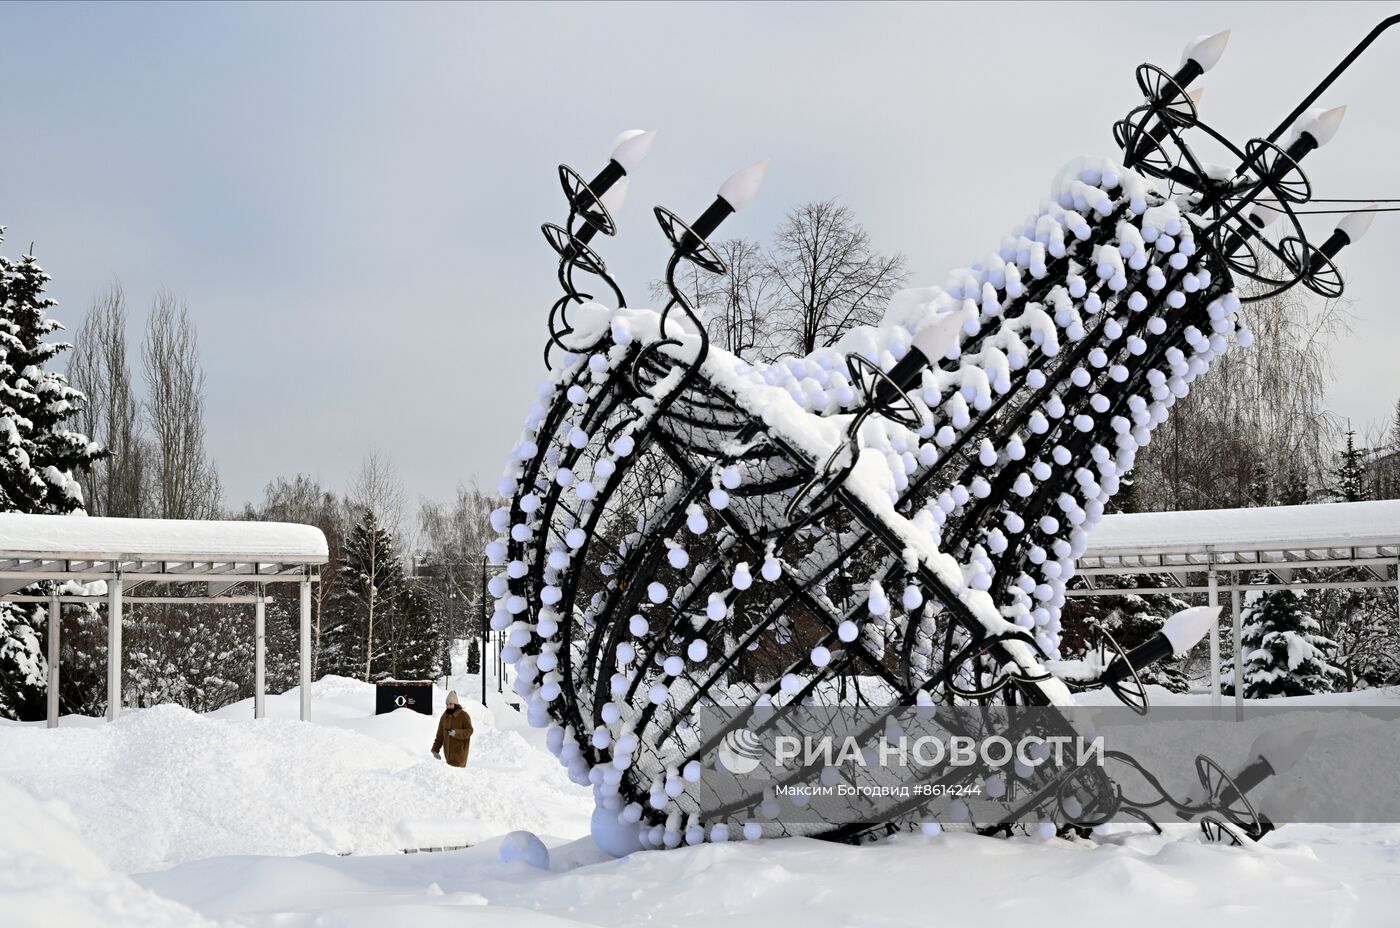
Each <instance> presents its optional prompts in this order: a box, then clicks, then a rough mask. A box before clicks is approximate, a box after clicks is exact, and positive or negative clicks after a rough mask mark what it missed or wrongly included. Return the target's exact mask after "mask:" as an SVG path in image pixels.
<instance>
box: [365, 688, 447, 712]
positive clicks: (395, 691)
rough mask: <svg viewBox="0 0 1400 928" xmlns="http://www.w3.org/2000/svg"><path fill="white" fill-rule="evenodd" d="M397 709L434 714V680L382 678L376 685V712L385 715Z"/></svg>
mask: <svg viewBox="0 0 1400 928" xmlns="http://www.w3.org/2000/svg"><path fill="white" fill-rule="evenodd" d="M395 709H412V710H413V711H414V712H421V713H423V714H424V715H432V714H433V684H432V681H431V680H380V681H379V682H378V683H377V684H375V687H374V714H375V715H383V714H384V713H386V712H393V711H394V710H395Z"/></svg>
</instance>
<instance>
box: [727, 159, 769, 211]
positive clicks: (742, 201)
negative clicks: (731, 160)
mask: <svg viewBox="0 0 1400 928" xmlns="http://www.w3.org/2000/svg"><path fill="white" fill-rule="evenodd" d="M767 173H768V162H767V160H764V161H760V162H758V163H757V164H751V165H749V166H748V167H746V168H743V169H742V170H739V171H735V172H734V173H733V174H731V175H730V176H729V179H728V180H726V181H725V182H724V183H722V184H720V185H719V196H720V198H721V199H723V200H724V202H726V203H728V204H729V205H730V206H731V207H732V208H733V209H734V211H735V212H738V211H739V210H741V209H743V208H744V207H745V206H748V205H749V204H750V203H752V202H753V198H754V197H755V196H757V195H758V188H759V185H760V184H762V183H763V175H764V174H767Z"/></svg>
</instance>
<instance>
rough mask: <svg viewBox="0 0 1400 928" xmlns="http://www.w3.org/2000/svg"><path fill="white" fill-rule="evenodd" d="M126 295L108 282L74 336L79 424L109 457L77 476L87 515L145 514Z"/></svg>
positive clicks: (72, 368) (144, 451) (72, 377)
mask: <svg viewBox="0 0 1400 928" xmlns="http://www.w3.org/2000/svg"><path fill="white" fill-rule="evenodd" d="M126 322H127V315H126V295H125V294H124V293H123V292H122V288H121V284H120V283H118V282H116V281H113V282H112V284H111V285H110V286H108V288H107V289H106V290H105V291H104V292H103V293H101V294H99V295H98V296H97V297H95V298H94V299H93V301H92V307H91V308H90V309H89V310H88V315H87V318H86V319H84V320H83V324H82V326H81V327H80V328H79V329H78V332H77V335H76V337H75V339H74V343H75V344H74V349H73V356H72V358H71V359H70V361H69V363H68V379H69V381H70V382H71V383H72V384H73V385H74V386H75V387H77V388H78V389H79V390H81V391H83V393H85V394H86V395H87V398H88V402H87V405H86V406H84V407H83V409H82V410H81V412H80V413H79V418H78V422H79V428H80V430H81V431H82V432H84V433H86V434H87V435H88V436H90V437H91V438H92V439H93V440H94V441H96V442H98V443H99V444H101V445H103V446H104V447H105V448H106V449H107V450H108V451H109V452H111V457H109V458H107V459H106V460H104V461H101V462H99V463H97V464H95V465H93V467H92V468H90V469H89V470H88V471H86V472H85V473H80V474H79V475H78V479H79V481H80V482H81V483H82V485H83V499H84V501H85V502H86V508H87V511H88V513H89V514H90V515H94V516H128V517H139V516H142V515H145V509H144V505H143V503H144V493H145V479H146V473H145V471H146V461H147V457H148V456H149V449H148V448H147V446H146V443H145V441H144V439H143V434H142V433H143V427H142V422H141V402H140V400H139V399H137V397H136V393H135V391H134V390H133V389H132V383H131V367H130V365H129V364H128V363H127V357H126Z"/></svg>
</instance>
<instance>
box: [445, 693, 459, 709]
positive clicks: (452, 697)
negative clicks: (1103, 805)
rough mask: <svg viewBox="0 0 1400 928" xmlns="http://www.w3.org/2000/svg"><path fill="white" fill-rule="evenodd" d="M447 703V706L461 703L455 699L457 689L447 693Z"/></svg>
mask: <svg viewBox="0 0 1400 928" xmlns="http://www.w3.org/2000/svg"><path fill="white" fill-rule="evenodd" d="M447 704H448V705H449V706H460V705H461V703H460V702H458V701H457V691H456V690H453V691H452V692H450V693H448V694H447Z"/></svg>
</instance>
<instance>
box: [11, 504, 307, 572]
mask: <svg viewBox="0 0 1400 928" xmlns="http://www.w3.org/2000/svg"><path fill="white" fill-rule="evenodd" d="M326 558H327V548H326V536H325V535H323V534H322V533H321V530H320V529H318V528H315V527H313V526H310V525H296V524H291V523H283V522H215V521H203V520H192V519H118V518H108V517H94V516H74V515H62V516H51V515H27V514H24V513H0V561H3V560H6V559H9V560H15V559H25V560H37V559H70V560H97V561H116V560H124V561H125V560H138V561H162V560H163V561H192V560H195V561H217V560H220V559H229V560H234V559H236V560H240V561H265V562H279V563H297V564H324V563H325V562H326ZM0 570H3V566H0Z"/></svg>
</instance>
